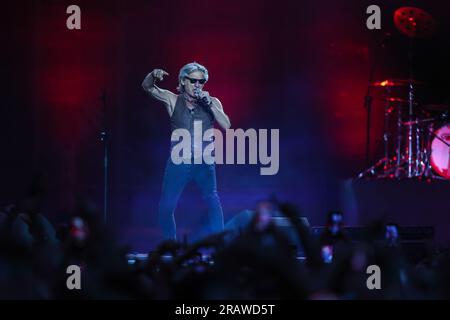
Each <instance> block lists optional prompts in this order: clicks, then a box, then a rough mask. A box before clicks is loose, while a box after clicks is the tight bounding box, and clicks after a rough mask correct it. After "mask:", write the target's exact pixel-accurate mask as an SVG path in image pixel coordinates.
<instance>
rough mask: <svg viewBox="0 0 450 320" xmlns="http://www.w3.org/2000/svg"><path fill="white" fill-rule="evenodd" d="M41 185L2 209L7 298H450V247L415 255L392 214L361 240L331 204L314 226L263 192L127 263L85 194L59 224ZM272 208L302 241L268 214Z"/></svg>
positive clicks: (0, 278) (0, 255) (1, 269)
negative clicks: (243, 213) (196, 232)
mask: <svg viewBox="0 0 450 320" xmlns="http://www.w3.org/2000/svg"><path fill="white" fill-rule="evenodd" d="M44 193H45V186H42V185H41V184H40V182H39V180H37V181H35V182H34V183H33V185H32V187H31V189H30V190H29V191H28V192H27V195H26V196H25V197H23V199H21V200H20V201H18V202H17V203H14V204H8V205H5V206H4V207H3V208H2V209H1V210H0V298H1V299H20V300H22V299H155V300H171V299H194V300H217V299H218V300H221V299H237V300H241V299H243V300H244V299H245V300H248V299H308V300H322V299H336V300H353V299H389V300H391V299H448V298H450V268H449V266H450V259H449V257H450V255H449V254H448V251H447V250H445V248H438V247H436V246H430V247H429V250H428V252H427V254H425V255H423V256H421V257H420V259H417V257H416V258H415V259H411V258H410V257H409V256H408V255H407V254H406V251H405V250H404V248H403V247H402V241H401V237H400V234H399V226H397V225H395V224H391V223H384V222H381V221H379V222H377V223H374V224H373V225H371V226H369V227H368V228H367V230H368V231H367V232H366V234H365V235H364V238H363V239H361V240H360V241H357V242H356V241H352V239H351V237H350V236H349V235H348V234H347V233H346V231H345V228H344V218H345V215H344V213H342V212H339V211H330V212H329V213H328V216H327V225H326V226H325V228H324V229H323V232H322V233H321V234H320V235H319V236H317V235H314V234H313V233H312V232H311V229H310V227H309V226H308V225H307V224H306V223H305V221H304V220H303V219H301V218H300V217H301V216H302V213H301V212H300V211H299V210H298V209H297V208H296V207H295V206H293V205H291V204H289V203H273V202H272V203H271V205H267V203H270V201H272V200H267V202H266V205H261V203H259V204H256V205H255V208H254V209H255V210H254V214H253V215H252V218H251V220H249V223H248V224H246V225H243V226H241V228H239V230H238V231H236V230H225V231H224V232H222V233H218V234H212V235H210V236H207V237H205V238H203V239H202V240H200V241H198V242H196V243H194V244H187V243H183V242H176V241H164V242H161V243H160V244H159V245H158V246H157V247H156V248H154V249H152V250H151V251H150V252H149V253H148V259H143V260H139V259H136V260H135V261H134V263H133V264H130V263H129V261H128V259H127V253H128V250H129V248H126V247H123V246H119V245H118V241H117V240H118V239H115V237H114V236H113V235H112V234H111V233H110V232H108V230H107V229H106V228H105V227H104V225H103V224H102V222H101V219H100V216H99V215H98V214H96V213H95V212H93V211H92V210H91V209H90V208H89V206H88V205H86V204H85V203H83V202H82V201H81V202H80V203H79V205H78V206H77V208H75V209H74V211H73V213H72V215H71V217H70V219H69V220H68V221H67V223H66V224H63V225H58V226H56V227H55V226H53V225H52V224H51V223H50V222H49V220H48V219H47V218H46V217H45V215H44V214H43V213H42V212H41V210H42V197H43V195H44ZM275 208H276V214H277V215H279V214H281V215H282V216H283V217H285V218H286V219H288V220H289V222H290V225H291V228H292V230H294V232H295V236H296V237H297V240H298V243H299V244H300V247H301V248H299V246H295V245H293V243H292V239H290V238H289V237H288V236H287V235H286V233H285V232H283V230H282V229H281V228H279V227H278V226H277V225H276V223H274V222H273V219H271V217H272V214H273V213H274V211H275ZM380 235H381V236H380ZM300 249H301V250H300ZM299 251H301V252H302V255H303V256H304V259H299V254H298V253H299ZM69 265H77V266H80V268H81V283H82V290H69V289H68V288H67V286H66V280H67V277H68V275H67V273H66V268H67V266H69ZM369 265H377V266H379V267H380V270H381V271H382V277H381V290H369V289H368V287H367V283H366V282H367V278H368V274H367V272H366V269H367V267H368V266H369Z"/></svg>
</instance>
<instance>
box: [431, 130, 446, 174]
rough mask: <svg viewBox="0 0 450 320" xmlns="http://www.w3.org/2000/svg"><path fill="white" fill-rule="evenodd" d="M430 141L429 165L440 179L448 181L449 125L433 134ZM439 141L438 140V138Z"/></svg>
mask: <svg viewBox="0 0 450 320" xmlns="http://www.w3.org/2000/svg"><path fill="white" fill-rule="evenodd" d="M434 134H435V135H434V136H433V140H432V141H431V150H430V164H431V167H432V168H433V169H434V171H435V172H436V173H437V174H438V175H440V176H441V177H443V178H445V179H448V180H450V147H449V146H447V145H446V144H445V143H443V142H442V141H445V142H446V143H447V144H450V123H446V124H445V125H443V126H441V127H440V128H439V129H437V130H436V131H435V132H434ZM438 137H439V138H440V139H439V138H438Z"/></svg>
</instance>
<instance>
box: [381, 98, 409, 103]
mask: <svg viewBox="0 0 450 320" xmlns="http://www.w3.org/2000/svg"><path fill="white" fill-rule="evenodd" d="M386 101H389V102H400V103H408V102H409V101H408V100H406V99H401V98H393V97H391V98H387V99H386Z"/></svg>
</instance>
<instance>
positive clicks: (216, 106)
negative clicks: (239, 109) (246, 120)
mask: <svg viewBox="0 0 450 320" xmlns="http://www.w3.org/2000/svg"><path fill="white" fill-rule="evenodd" d="M211 111H212V113H213V114H214V117H215V118H216V121H217V123H218V124H219V125H220V126H221V127H222V128H223V129H230V127H231V122H230V118H229V117H228V116H227V115H226V114H225V112H224V111H223V107H222V103H221V102H220V100H219V99H217V98H212V99H211Z"/></svg>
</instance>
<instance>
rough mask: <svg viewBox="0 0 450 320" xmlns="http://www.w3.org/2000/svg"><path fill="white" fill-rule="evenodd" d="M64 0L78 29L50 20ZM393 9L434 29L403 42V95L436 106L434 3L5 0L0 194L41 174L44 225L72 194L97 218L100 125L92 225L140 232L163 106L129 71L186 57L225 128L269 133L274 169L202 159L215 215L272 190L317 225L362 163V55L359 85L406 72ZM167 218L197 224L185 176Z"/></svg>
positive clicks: (442, 47)
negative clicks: (409, 88)
mask: <svg viewBox="0 0 450 320" xmlns="http://www.w3.org/2000/svg"><path fill="white" fill-rule="evenodd" d="M71 4H77V5H79V6H80V8H81V26H82V29H81V30H68V29H67V28H66V19H67V17H68V14H66V8H67V7H68V6H69V5H71ZM371 4H377V5H379V6H380V8H381V13H382V29H381V30H368V29H367V28H366V19H367V17H368V15H367V14H366V8H367V7H368V6H369V5H371ZM408 5H411V6H417V7H420V8H423V9H425V10H426V11H428V12H429V13H430V14H431V15H432V16H433V17H434V18H435V19H436V22H437V25H438V29H437V32H436V33H435V34H434V35H433V36H432V37H430V38H427V39H419V40H417V41H416V42H415V43H414V49H415V51H414V59H415V60H414V76H415V77H416V78H417V79H419V80H423V81H425V82H426V83H427V85H426V86H423V87H422V88H420V89H419V90H418V99H420V103H423V104H428V103H447V104H448V103H449V101H448V100H449V95H448V92H449V90H448V89H449V76H448V75H449V69H450V67H449V65H450V64H449V58H448V56H449V48H450V41H449V39H450V37H449V30H450V28H449V21H450V19H448V12H449V9H450V4H449V3H448V1H400V0H390V1H362V0H346V1H328V0H320V1H312V0H308V1H299V0H280V1H261V0H249V1H234V0H233V1H230V0H227V1H222V0H215V1H206V0H204V1H194V0H193V1H170V0H167V1H150V0H146V1H143V0H142V1H139V0H129V1H117V0H116V1H113V0H108V1H106V0H105V1H103V0H95V1H94V0H89V1H75V2H73V1H56V0H43V1H16V2H8V3H5V4H3V5H2V22H1V24H2V25H1V33H2V42H3V45H2V50H1V51H0V61H1V70H2V77H1V85H0V88H1V89H0V90H1V97H2V99H1V100H0V101H1V102H0V133H1V135H0V150H1V151H0V152H1V153H0V181H1V184H0V203H1V204H2V205H3V204H7V203H9V202H12V201H16V200H17V199H18V198H20V197H21V196H22V195H23V194H24V192H25V190H26V188H27V187H28V185H29V183H30V181H31V179H32V177H33V176H34V175H36V174H37V173H41V174H44V175H45V176H46V177H47V182H48V199H47V200H46V204H45V210H46V213H47V215H48V216H49V217H50V219H51V220H52V221H53V222H55V223H58V222H61V221H64V220H66V219H67V218H68V217H69V215H70V213H71V211H72V210H73V208H74V206H75V204H76V201H77V198H78V197H83V198H85V199H89V200H90V201H91V202H92V203H93V205H94V206H96V207H97V208H98V212H99V214H101V209H102V196H103V171H102V165H103V162H102V161H103V160H102V158H103V149H102V143H101V141H100V132H101V129H102V126H103V125H105V124H106V125H107V127H108V132H109V133H110V134H111V137H110V147H111V148H110V165H111V167H110V185H109V187H110V194H111V198H110V206H111V207H110V211H109V213H108V223H109V224H110V225H111V226H112V227H116V228H117V229H118V230H119V231H120V232H123V234H124V236H123V237H124V239H126V237H127V235H128V236H130V237H131V235H136V234H138V233H141V234H143V235H145V237H147V239H153V238H152V237H154V238H155V239H156V238H157V237H158V236H159V231H158V228H157V219H156V211H157V203H158V199H159V194H160V187H161V182H162V174H163V168H164V164H165V161H166V159H167V157H168V146H169V145H168V142H169V139H170V134H169V118H168V115H167V112H166V111H165V109H164V107H163V106H162V105H161V104H160V103H158V102H157V101H155V100H152V99H150V98H149V97H148V96H147V95H146V94H145V93H144V92H143V90H142V88H141V82H142V80H143V78H144V77H145V75H146V74H147V73H148V72H150V71H151V70H152V69H154V68H163V69H165V70H166V71H168V72H169V73H170V76H169V77H167V78H166V79H165V81H164V82H163V83H162V84H161V86H162V87H165V88H167V89H170V90H172V91H175V88H176V86H177V74H178V71H179V69H180V67H181V66H182V65H184V64H185V63H188V62H192V61H197V62H199V63H201V64H203V65H205V66H206V67H207V68H208V69H209V73H210V81H209V82H208V84H207V86H206V87H205V90H208V91H209V92H210V93H211V95H213V96H217V97H218V98H219V99H220V100H221V101H222V103H223V106H224V109H225V111H226V113H227V114H228V115H229V117H230V119H231V122H232V126H233V128H243V129H247V128H256V129H258V128H267V129H280V170H279V172H278V174H277V175H275V176H260V175H259V168H260V165H256V166H255V165H254V166H246V165H220V166H218V167H217V177H218V188H219V193H220V196H221V199H222V203H223V208H224V213H225V220H228V219H230V218H231V217H233V216H234V215H235V214H237V213H238V212H239V211H241V210H243V209H249V208H253V206H254V205H255V202H256V201H257V200H259V199H263V198H266V197H269V196H271V195H276V196H277V197H278V198H279V199H280V200H282V201H292V202H294V203H295V204H297V205H298V206H299V207H300V208H301V209H302V214H303V215H304V216H307V217H308V219H309V220H310V223H311V224H313V225H319V224H323V222H324V216H325V213H326V212H327V211H328V210H330V209H335V208H339V207H340V205H341V204H340V198H339V192H340V191H339V185H340V181H342V180H343V179H346V178H350V177H354V176H356V175H357V174H358V172H360V171H361V170H363V169H364V168H365V167H366V160H365V129H366V109H365V108H364V106H363V102H364V95H365V93H366V90H367V83H368V81H369V70H370V68H371V66H373V67H374V71H375V72H374V77H373V79H372V80H374V81H379V80H384V79H386V78H389V77H392V78H407V76H408V63H407V61H408V60H407V50H408V39H407V38H406V37H405V36H403V35H402V34H400V33H399V31H398V30H396V29H395V27H394V25H393V18H392V17H393V13H394V11H395V9H397V8H399V7H401V6H408ZM102 89H105V90H106V94H107V99H106V102H107V104H106V108H105V109H104V108H103V105H102V101H101V99H100V96H101V92H102ZM377 90H378V89H377ZM373 94H374V104H373V117H372V124H373V130H372V132H371V135H372V139H371V146H372V147H371V150H370V157H371V159H370V160H371V161H370V163H371V162H373V161H374V160H376V159H377V158H378V157H379V156H380V155H381V151H382V149H381V144H380V142H381V128H382V119H383V116H382V112H383V103H382V101H380V100H377V98H376V97H378V95H379V94H380V92H378V91H376V90H374V91H373ZM380 96H381V94H380ZM405 98H406V97H405ZM176 216H177V223H178V227H179V232H180V233H183V234H188V235H190V236H191V237H195V235H199V234H202V232H203V229H204V226H205V224H206V223H207V221H206V208H205V207H204V205H203V204H202V202H201V197H200V195H199V192H198V190H197V189H196V187H195V186H189V187H188V188H187V189H186V191H185V193H184V194H183V196H182V199H181V200H180V203H179V206H178V210H177V214H176ZM130 239H131V238H130ZM130 241H132V240H130ZM149 241H150V240H149Z"/></svg>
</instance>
